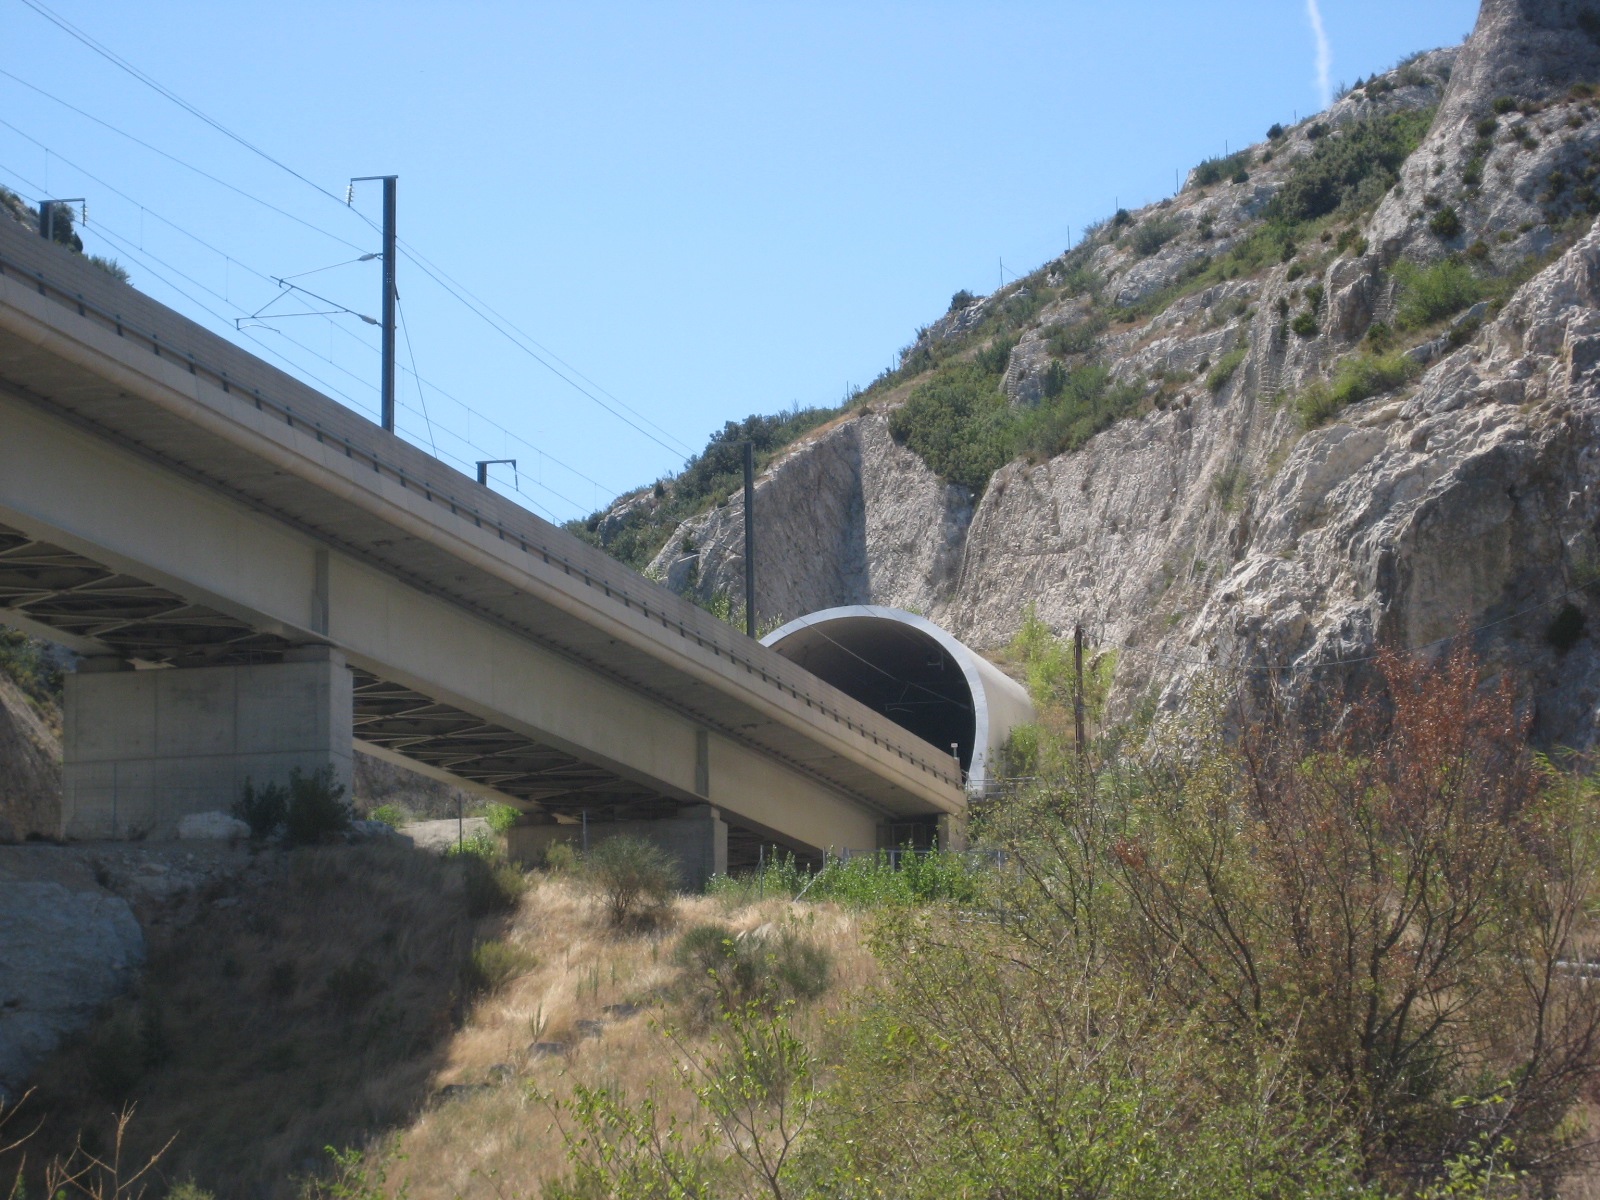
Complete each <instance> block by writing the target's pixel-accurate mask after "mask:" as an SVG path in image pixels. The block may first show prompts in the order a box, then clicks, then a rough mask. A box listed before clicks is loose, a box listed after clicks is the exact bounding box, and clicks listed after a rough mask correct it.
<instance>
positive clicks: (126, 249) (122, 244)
mask: <svg viewBox="0 0 1600 1200" xmlns="http://www.w3.org/2000/svg"><path fill="white" fill-rule="evenodd" d="M0 125H3V126H5V127H6V128H8V129H10V130H12V131H13V132H14V133H16V134H17V135H18V136H20V137H22V138H24V139H26V140H27V141H29V142H30V143H32V144H33V145H35V146H37V147H38V148H39V149H41V150H43V151H45V152H46V153H47V154H51V155H54V156H55V157H56V158H59V159H61V161H62V162H64V163H66V164H67V165H68V166H69V167H71V168H73V169H74V170H76V171H79V172H81V173H82V174H83V175H84V176H85V177H86V178H88V179H91V180H93V181H94V182H95V183H97V184H99V185H100V186H101V187H103V188H105V189H106V190H107V191H109V192H111V193H112V194H113V195H116V196H120V197H121V198H122V199H124V200H126V201H127V202H128V203H129V204H133V205H137V206H138V208H139V210H140V212H141V213H149V215H151V216H153V217H155V218H156V220H158V221H160V222H161V223H162V224H164V225H166V226H168V227H170V228H171V229H173V230H174V231H175V232H177V233H180V234H182V235H183V236H184V237H186V238H189V239H190V240H191V241H193V242H194V243H195V244H196V245H199V246H201V247H203V248H205V249H206V250H208V251H210V252H211V253H213V254H215V255H217V256H218V257H219V258H222V259H225V260H226V261H228V262H230V263H237V264H238V265H239V266H241V267H243V268H244V269H245V270H246V271H248V272H249V273H250V274H252V275H254V276H255V277H256V278H258V279H260V280H262V281H263V282H265V283H271V284H276V285H277V286H279V287H280V288H281V287H283V286H284V284H283V283H282V282H281V280H280V279H278V278H275V277H273V276H270V275H267V274H265V273H264V272H262V271H259V270H257V269H256V268H254V267H252V266H250V264H248V263H245V262H241V261H240V260H238V259H236V258H234V257H233V256H232V255H230V254H228V253H227V252H225V251H223V250H222V249H220V248H218V247H217V246H214V245H212V244H211V243H210V242H208V241H206V240H205V239H204V238H202V237H199V236H198V235H196V234H194V233H191V232H190V231H189V230H187V229H185V228H184V227H183V226H182V225H179V224H178V223H177V222H176V221H173V220H171V219H170V218H168V217H165V216H163V215H162V214H161V213H159V212H156V211H155V210H154V209H150V208H147V207H146V206H145V205H143V204H142V203H140V202H139V201H138V200H137V199H135V198H134V197H133V196H130V195H129V194H128V193H126V192H124V191H122V190H121V189H120V188H118V187H116V186H115V185H114V184H111V183H108V182H106V181H105V180H103V179H101V178H100V177H99V176H97V175H95V174H94V173H93V172H91V171H89V170H88V169H87V168H85V167H83V166H80V165H79V164H78V163H76V162H74V161H73V160H71V159H69V158H67V157H66V156H65V155H62V154H60V153H58V152H57V151H55V150H54V149H53V148H52V147H50V146H47V145H46V144H45V143H43V142H41V141H39V139H37V138H35V137H33V136H32V135H31V134H29V133H27V132H25V131H24V130H21V129H18V128H17V127H16V126H15V125H12V124H11V123H10V122H9V121H6V120H4V119H3V118H0ZM7 169H8V170H10V173H11V174H12V175H13V176H14V177H15V178H17V179H19V180H22V181H23V182H24V183H25V184H26V185H27V186H29V187H31V188H33V189H34V190H35V191H41V192H42V189H41V188H40V186H39V185H38V184H37V183H34V182H33V181H31V180H28V179H26V178H25V177H24V176H22V175H20V174H18V173H17V172H16V171H15V170H12V169H10V168H7ZM108 228H109V227H108V226H106V225H104V223H99V224H97V225H96V229H108ZM108 240H112V241H115V242H117V243H118V249H119V250H120V252H121V253H123V254H127V255H129V256H130V257H132V256H133V251H132V248H131V246H129V245H128V243H129V242H131V239H129V238H127V237H126V235H124V236H122V237H108ZM140 253H142V254H143V255H145V256H146V257H148V258H151V259H153V260H154V261H155V262H157V263H158V264H160V265H161V266H162V267H164V268H165V269H166V270H168V271H171V272H173V273H175V274H177V275H180V276H182V277H183V278H184V279H186V280H188V281H189V282H190V283H192V284H193V285H194V286H196V287H198V288H201V289H202V290H204V291H205V292H207V293H209V294H210V295H212V296H214V297H216V298H217V299H218V300H221V301H222V302H223V303H225V304H228V305H230V306H232V307H236V308H238V309H239V312H240V313H241V314H243V316H244V317H245V318H249V317H251V316H256V315H259V312H260V310H257V313H247V312H246V311H245V309H244V308H243V307H242V306H240V305H235V304H234V302H233V300H232V299H231V298H230V297H228V296H225V295H223V294H221V293H219V292H217V291H216V289H214V288H212V287H210V286H208V285H207V284H205V283H202V282H201V281H200V280H198V279H195V278H194V277H193V276H192V275H189V274H188V273H187V272H184V271H182V270H181V269H180V268H178V267H176V266H174V265H173V264H171V263H169V262H166V261H165V260H164V259H161V258H160V257H158V256H157V255H155V254H154V253H152V252H150V251H148V250H144V249H143V247H141V248H140ZM363 257H370V256H363ZM350 261H351V262H359V261H362V260H361V259H353V260H350ZM334 265H338V266H342V265H347V264H342V263H341V264H334ZM317 269H318V270H326V269H328V268H317ZM310 273H312V272H302V274H310ZM152 274H155V275H156V277H157V278H158V279H160V278H161V276H160V275H159V274H158V273H156V272H152ZM162 282H163V283H165V284H167V286H168V287H171V288H173V290H174V291H176V292H177V293H178V294H179V295H181V296H184V297H185V298H186V299H189V300H191V301H193V302H194V303H196V304H200V302H199V301H197V300H194V298H193V297H192V296H189V295H188V293H186V292H184V291H183V290H182V289H180V288H178V287H176V285H174V284H173V283H172V282H171V281H170V280H166V279H162ZM288 286H289V287H292V288H295V289H296V290H297V291H301V292H304V293H305V294H306V295H308V296H311V297H312V298H314V299H317V300H320V301H321V302H323V303H325V304H332V305H334V307H335V308H336V309H337V310H338V311H341V312H346V313H350V314H351V315H353V316H357V317H361V319H362V320H367V319H368V318H366V317H365V316H363V314H361V313H358V312H356V311H355V310H354V309H349V308H345V307H344V306H343V305H339V304H337V303H336V302H335V301H332V300H329V299H327V298H326V297H324V296H320V295H318V294H317V293H315V292H311V291H309V290H308V289H305V288H300V287H299V286H298V285H294V284H290V285H288ZM274 299H276V297H275V298H274ZM201 307H202V308H204V307H205V306H204V305H203V304H202V305H201ZM206 311H207V312H210V313H211V315H212V316H214V317H217V318H218V319H219V320H222V321H228V320H229V319H228V318H226V317H222V316H221V314H219V313H216V312H215V311H214V310H211V309H206ZM286 315H293V316H307V317H327V316H329V315H330V314H328V313H325V312H315V311H309V310H308V311H305V312H301V313H294V314H286ZM230 323H232V324H233V325H234V327H235V330H236V331H237V332H241V333H244V332H247V331H245V330H241V329H239V328H238V325H237V322H236V321H234V322H230ZM329 325H330V326H331V327H332V328H334V329H337V330H339V331H340V332H342V333H344V334H346V336H348V337H350V338H351V339H352V340H354V341H355V342H357V343H358V344H359V345H362V346H364V347H366V348H367V349H368V350H369V351H371V352H372V353H374V354H376V353H378V350H377V347H375V346H373V345H372V344H371V343H370V342H368V341H366V340H365V339H363V338H360V337H357V336H356V335H355V334H354V333H353V332H351V331H350V330H348V329H346V328H345V327H344V326H343V325H340V324H339V323H338V322H334V321H329ZM274 332H275V333H277V334H278V335H279V336H281V337H283V338H284V340H286V341H288V342H290V343H291V344H293V345H295V346H297V347H299V348H300V349H301V350H304V351H305V352H306V353H308V354H310V355H312V356H313V357H316V358H319V359H321V360H322V361H323V362H326V363H328V364H329V365H330V366H332V367H333V368H334V369H335V370H338V371H340V372H342V373H344V374H346V375H348V376H350V378H352V379H354V380H356V381H357V382H358V383H360V384H362V385H363V386H366V387H372V386H374V385H372V384H371V383H370V381H368V380H366V379H365V378H363V377H362V376H359V375H356V374H355V373H354V372H353V371H350V370H349V369H348V368H346V367H345V366H343V365H342V364H340V363H338V362H336V361H335V360H334V359H333V358H331V357H330V356H328V355H325V354H322V353H320V352H318V351H316V350H314V349H312V348H311V347H310V346H307V345H306V344H305V343H303V342H301V341H299V340H297V339H295V338H293V337H290V336H289V335H288V334H286V333H284V332H283V331H282V330H276V329H275V330H274ZM407 336H408V338H409V333H408V334H407ZM250 340H251V341H252V342H255V343H256V344H257V345H259V346H262V347H263V348H266V349H268V350H269V352H271V353H273V356H274V357H275V358H279V359H280V360H282V361H284V362H288V363H291V365H294V366H295V369H296V370H301V371H304V368H302V367H299V366H298V364H293V360H291V359H288V358H285V357H284V356H283V355H280V354H277V353H276V352H272V351H270V348H269V347H267V344H266V343H265V342H263V341H262V340H261V339H260V338H257V337H254V336H251V337H250ZM415 367H416V363H415V355H413V356H412V371H411V372H410V373H411V374H412V376H413V377H414V378H416V379H417V380H418V383H419V388H420V385H421V384H423V383H427V385H428V386H429V387H432V388H433V389H434V390H435V391H437V392H439V393H440V394H441V395H443V396H445V397H447V398H448V399H450V400H451V401H453V402H454V403H456V404H458V405H460V407H461V408H462V409H463V410H464V411H465V412H466V413H468V414H469V415H470V416H475V417H477V418H478V419H479V420H481V421H484V422H486V423H488V424H490V425H492V426H494V427H495V428H496V429H499V430H500V431H501V433H503V434H505V435H506V436H509V437H516V438H517V440H518V441H523V444H524V445H527V446H528V447H529V449H532V450H535V451H536V452H537V453H538V454H539V455H540V456H541V457H543V458H547V459H549V460H550V461H551V462H552V463H554V464H556V465H557V466H558V467H560V468H561V469H562V470H564V471H567V472H568V473H569V474H572V475H574V476H576V477H577V478H579V479H582V480H583V481H584V482H585V483H588V484H591V485H593V486H594V487H597V488H600V489H602V490H603V491H607V492H610V493H611V494H613V495H615V494H617V491H616V489H615V488H612V487H611V486H610V485H608V484H604V483H601V482H600V481H599V480H597V479H594V478H592V477H590V476H589V475H587V474H585V473H584V472H582V471H579V470H578V469H577V468H576V467H573V466H571V465H569V464H568V463H566V462H564V461H562V460H561V459H559V458H556V457H555V456H554V455H551V454H549V453H547V452H546V451H544V450H543V449H541V448H537V447H534V446H533V445H532V444H531V443H528V442H526V441H524V440H523V439H522V438H520V437H517V435H516V434H514V433H512V432H511V431H510V430H508V429H506V428H505V427H504V426H502V425H500V424H499V423H498V422H497V421H495V420H493V418H491V417H488V416H485V415H484V414H483V413H480V412H478V411H477V410H475V409H474V408H472V406H471V405H469V404H467V403H466V402H465V401H463V400H460V399H459V398H457V397H455V396H453V395H451V394H450V393H449V392H446V391H445V390H444V389H443V388H441V387H439V386H438V385H437V384H434V383H431V382H429V381H427V380H424V379H423V378H422V377H421V376H420V375H418V374H417V373H416V369H415ZM305 373H306V374H307V376H308V377H309V378H311V379H313V380H315V381H316V382H317V383H318V384H320V385H321V386H323V387H326V388H328V389H329V390H330V391H331V392H333V393H334V394H335V395H337V396H340V397H342V398H343V399H345V400H348V401H349V402H350V403H351V404H352V405H357V407H361V408H363V409H364V410H365V411H369V412H370V411H373V410H370V409H366V407H365V406H364V405H359V404H358V403H357V401H355V400H354V399H353V398H352V397H350V396H349V395H348V394H347V393H345V392H343V391H340V390H339V389H337V388H335V387H333V385H332V384H329V383H328V382H327V381H326V380H323V379H321V378H319V377H318V376H316V375H312V374H310V373H309V372H305ZM419 394H420V392H419ZM424 408H426V404H425V403H424ZM423 419H424V422H425V423H426V424H427V426H428V440H429V444H430V446H433V448H434V451H435V454H436V455H437V452H438V450H437V445H436V444H435V440H434V438H433V433H432V422H431V421H430V420H429V419H428V417H427V414H426V412H424V413H423ZM457 436H459V435H457ZM461 440H462V441H463V442H465V443H466V444H467V445H469V446H470V445H472V444H473V443H472V441H471V439H470V438H465V437H464V438H461ZM479 448H481V447H479ZM457 461H460V462H463V463H464V462H466V461H467V460H465V459H460V458H459V457H458V459H457ZM535 486H537V487H540V488H542V489H544V490H545V491H547V492H549V493H550V494H551V495H553V496H556V497H557V498H559V499H560V500H562V501H563V502H564V503H567V504H570V505H572V506H573V508H574V510H576V511H577V512H578V513H580V514H581V513H582V511H583V508H584V506H583V505H582V504H580V503H578V502H577V501H575V500H573V499H571V498H570V497H568V496H564V495H562V493H560V492H558V491H556V490H555V489H554V488H552V487H550V486H549V485H547V484H546V483H544V481H543V480H542V479H540V480H536V481H535ZM515 490H516V491H517V492H518V494H519V495H525V494H526V493H523V492H522V491H521V489H520V488H518V489H515ZM541 507H543V506H542V505H541ZM545 511H546V512H548V511H549V510H548V509H545Z"/></svg>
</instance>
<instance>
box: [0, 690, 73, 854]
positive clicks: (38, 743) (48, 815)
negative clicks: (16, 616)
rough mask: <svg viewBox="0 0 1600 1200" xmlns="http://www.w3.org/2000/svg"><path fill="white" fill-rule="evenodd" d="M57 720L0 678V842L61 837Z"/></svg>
mask: <svg viewBox="0 0 1600 1200" xmlns="http://www.w3.org/2000/svg"><path fill="white" fill-rule="evenodd" d="M60 720H61V714H60V712H59V711H54V712H52V711H49V710H47V709H45V708H42V707H41V706H39V705H38V704H36V703H34V702H33V701H31V700H30V699H29V698H28V696H27V695H25V694H24V693H23V691H22V689H21V688H19V687H17V685H16V684H15V683H13V682H12V681H11V679H10V678H9V677H7V676H6V675H4V674H0V764H4V769H3V770H0V843H4V842H15V841H21V840H22V839H23V838H25V837H27V836H28V835H29V834H36V835H43V836H45V837H59V836H60V834H61V740H60V738H61V735H60Z"/></svg>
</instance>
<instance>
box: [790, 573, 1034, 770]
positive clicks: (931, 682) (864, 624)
mask: <svg viewBox="0 0 1600 1200" xmlns="http://www.w3.org/2000/svg"><path fill="white" fill-rule="evenodd" d="M761 643H762V645H764V646H770V647H771V648H772V649H774V650H776V651H777V652H778V653H779V654H781V655H783V656H784V657H785V658H787V659H789V660H790V661H792V662H794V663H796V664H797V665H799V666H802V667H805V668H806V669H807V670H809V671H811V672H812V673H813V674H815V675H817V676H818V677H820V678H821V679H823V680H825V681H826V682H828V683H831V684H832V685H833V686H834V687H836V688H838V689H839V690H840V691H842V692H845V693H846V694H848V695H850V696H852V697H854V698H855V699H857V700H859V701H861V702H862V703H863V704H865V705H867V706H868V707H869V708H873V709H875V710H876V711H878V712H880V713H882V714H883V715H884V716H886V717H888V718H889V719H890V720H891V721H894V722H895V723H896V724H898V725H900V726H901V727H903V728H905V729H907V730H909V731H911V732H912V733H914V734H916V735H917V736H918V737H921V738H923V739H924V740H926V741H928V742H930V743H932V744H933V745H935V746H937V747H939V749H941V750H944V751H945V752H947V753H948V752H949V750H950V747H951V744H952V743H954V744H955V745H956V746H957V748H958V753H959V756H960V759H961V765H962V768H963V769H964V770H965V771H966V775H967V787H968V790H969V791H981V790H982V789H983V788H984V787H985V786H986V785H988V784H989V783H990V782H991V778H992V770H993V769H994V768H995V767H997V766H998V758H997V756H998V754H999V751H1000V748H1001V747H1002V746H1004V745H1005V742H1006V739H1007V738H1008V737H1009V736H1010V734H1011V731H1012V729H1014V728H1015V727H1016V726H1018V725H1025V724H1028V723H1029V722H1031V721H1033V719H1034V710H1033V702H1032V701H1031V700H1030V699H1029V698H1028V693H1027V691H1026V689H1024V688H1023V687H1022V685H1021V684H1019V683H1017V682H1016V680H1014V679H1012V678H1010V677H1009V676H1007V675H1006V674H1004V673H1003V672H1002V671H1001V670H1000V669H999V668H998V667H996V666H995V665H994V664H993V663H991V662H989V661H988V660H987V659H985V658H983V657H982V656H981V655H979V654H978V653H976V652H975V651H974V650H972V649H971V648H970V647H968V646H966V645H964V644H962V643H961V642H959V641H957V640H956V639H955V638H954V637H952V636H951V635H950V634H949V633H948V632H946V631H945V630H943V629H940V628H939V626H937V625H935V624H934V623H933V622H932V621H929V620H927V619H926V618H925V617H919V616H918V615H917V614H916V613H910V612H905V611H904V610H902V609H898V608H884V607H882V606H880V605H876V604H850V605H845V606H843V607H840V608H826V609H823V610H821V611H820V612H814V613H810V614H808V615H806V616H803V617H797V618H795V619H794V620H793V621H790V622H789V623H788V624H787V625H784V626H783V627H782V628H780V629H775V630H773V631H772V632H771V633H769V634H768V635H767V636H766V637H764V638H762V639H761Z"/></svg>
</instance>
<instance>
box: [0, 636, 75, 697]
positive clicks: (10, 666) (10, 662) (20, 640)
mask: <svg viewBox="0 0 1600 1200" xmlns="http://www.w3.org/2000/svg"><path fill="white" fill-rule="evenodd" d="M0 673H3V674H6V675H9V676H10V677H11V678H12V680H13V681H14V682H15V683H16V685H17V686H18V687H20V688H21V689H22V690H23V691H24V692H25V693H27V695H28V697H29V698H30V699H32V700H33V701H35V702H36V703H42V704H60V703H61V684H62V671H61V664H60V663H59V662H58V661H57V660H56V659H55V657H54V656H53V655H51V654H50V652H49V651H48V650H47V649H46V647H45V645H44V643H42V642H39V641H36V640H34V639H33V638H30V637H29V636H28V635H27V634H25V633H22V632H21V631H20V630H16V629H9V628H7V627H6V626H4V625H0Z"/></svg>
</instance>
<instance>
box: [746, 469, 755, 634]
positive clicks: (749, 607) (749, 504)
mask: <svg viewBox="0 0 1600 1200" xmlns="http://www.w3.org/2000/svg"><path fill="white" fill-rule="evenodd" d="M744 631H745V632H746V633H747V634H749V635H750V636H751V637H755V636H756V447H755V443H754V442H746V443H745V444H744Z"/></svg>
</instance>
